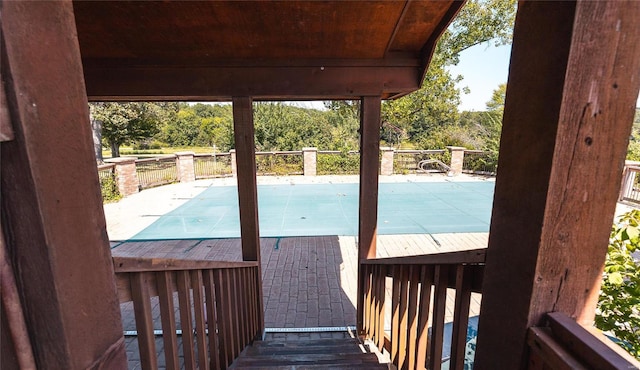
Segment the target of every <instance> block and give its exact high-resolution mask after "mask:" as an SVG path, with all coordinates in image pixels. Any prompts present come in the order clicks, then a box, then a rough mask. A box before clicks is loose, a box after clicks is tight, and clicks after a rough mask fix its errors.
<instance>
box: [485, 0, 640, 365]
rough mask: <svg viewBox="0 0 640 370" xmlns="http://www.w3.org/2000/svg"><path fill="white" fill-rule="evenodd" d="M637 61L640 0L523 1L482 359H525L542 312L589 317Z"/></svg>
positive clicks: (638, 78) (639, 68)
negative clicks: (531, 331) (529, 334)
mask: <svg viewBox="0 0 640 370" xmlns="http://www.w3.org/2000/svg"><path fill="white" fill-rule="evenodd" d="M639 72H640V3H639V2H636V1H615V2H592V1H578V2H576V1H567V2H555V1H549V2H543V1H524V2H521V3H520V5H519V8H518V14H517V18H516V27H515V32H514V42H513V48H512V54H511V66H510V73H509V82H508V85H507V96H506V105H505V111H504V123H503V131H502V139H501V147H500V159H499V163H498V167H499V168H500V171H499V173H498V177H497V180H496V189H495V195H494V205H493V213H492V219H491V231H490V236H489V247H488V250H487V257H486V269H485V276H484V284H483V298H482V301H483V302H482V309H481V314H480V323H479V330H478V332H479V337H478V347H477V348H478V349H477V352H476V365H475V366H476V368H478V369H517V368H524V367H525V366H526V359H527V355H526V350H525V347H526V334H527V328H529V327H531V326H534V325H538V324H540V320H541V318H542V317H543V314H545V313H546V312H550V311H560V312H564V313H566V314H567V315H568V316H570V317H573V318H577V320H578V322H580V323H582V324H590V323H591V322H592V320H593V317H594V308H595V304H596V300H597V296H598V289H599V286H600V281H601V278H602V275H601V272H602V267H603V264H604V259H605V254H606V251H607V244H608V237H609V232H610V230H611V222H612V219H613V214H614V210H615V206H616V198H617V194H618V191H619V187H620V178H621V174H622V168H623V165H624V158H625V154H626V147H627V144H628V138H629V134H630V130H631V125H632V121H633V115H634V107H635V103H636V99H637V97H638V90H639V88H640V75H639ZM507 302H508V304H506V303H507Z"/></svg>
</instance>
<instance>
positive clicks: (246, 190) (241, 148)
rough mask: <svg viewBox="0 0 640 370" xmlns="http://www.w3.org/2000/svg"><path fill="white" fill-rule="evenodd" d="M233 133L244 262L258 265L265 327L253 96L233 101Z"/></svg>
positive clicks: (262, 323) (259, 319) (261, 323)
mask: <svg viewBox="0 0 640 370" xmlns="http://www.w3.org/2000/svg"><path fill="white" fill-rule="evenodd" d="M233 133H234V137H235V150H236V161H237V164H236V166H237V178H238V202H239V205H240V236H241V239H242V259H243V260H244V261H257V262H258V277H257V278H258V300H259V307H260V310H258V315H259V318H258V322H259V329H260V332H262V329H263V328H264V307H263V304H262V302H263V300H262V268H261V263H260V229H259V225H258V185H257V182H256V150H255V142H254V129H253V101H252V99H251V98H250V97H234V98H233Z"/></svg>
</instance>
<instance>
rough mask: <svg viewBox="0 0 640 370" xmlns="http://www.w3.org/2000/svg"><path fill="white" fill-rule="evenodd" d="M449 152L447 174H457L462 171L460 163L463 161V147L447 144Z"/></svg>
mask: <svg viewBox="0 0 640 370" xmlns="http://www.w3.org/2000/svg"><path fill="white" fill-rule="evenodd" d="M447 149H449V152H451V163H450V164H449V166H450V167H451V169H450V170H449V173H448V175H449V176H457V175H459V174H461V173H462V163H463V162H464V151H465V148H463V147H461V146H448V147H447Z"/></svg>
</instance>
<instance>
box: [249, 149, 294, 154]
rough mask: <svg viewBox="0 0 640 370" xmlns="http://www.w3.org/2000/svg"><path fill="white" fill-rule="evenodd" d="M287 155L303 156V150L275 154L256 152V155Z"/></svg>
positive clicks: (276, 152) (275, 152) (274, 152)
mask: <svg viewBox="0 0 640 370" xmlns="http://www.w3.org/2000/svg"><path fill="white" fill-rule="evenodd" d="M285 154H302V150H283V151H273V152H256V155H285Z"/></svg>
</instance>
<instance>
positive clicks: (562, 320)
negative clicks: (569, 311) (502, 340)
mask: <svg viewBox="0 0 640 370" xmlns="http://www.w3.org/2000/svg"><path fill="white" fill-rule="evenodd" d="M546 318H547V321H548V327H532V328H529V334H528V339H527V343H528V345H529V349H530V358H529V364H530V365H529V368H530V369H542V368H545V369H547V368H549V369H566V368H570V369H600V370H614V369H640V362H638V361H637V360H636V359H634V358H633V357H631V355H629V354H628V353H626V352H625V351H624V350H622V349H621V348H619V347H616V346H615V344H614V343H613V342H611V341H610V340H609V339H607V338H605V337H604V336H603V335H602V334H601V333H598V332H596V331H595V330H594V329H595V328H585V327H583V326H581V325H580V324H578V323H576V322H575V321H574V320H572V319H571V318H569V317H568V316H567V315H565V314H564V313H562V312H551V313H548V314H547V315H546ZM596 330H597V329H596Z"/></svg>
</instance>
